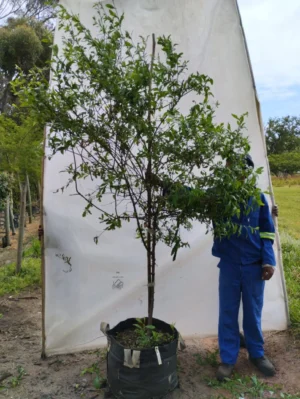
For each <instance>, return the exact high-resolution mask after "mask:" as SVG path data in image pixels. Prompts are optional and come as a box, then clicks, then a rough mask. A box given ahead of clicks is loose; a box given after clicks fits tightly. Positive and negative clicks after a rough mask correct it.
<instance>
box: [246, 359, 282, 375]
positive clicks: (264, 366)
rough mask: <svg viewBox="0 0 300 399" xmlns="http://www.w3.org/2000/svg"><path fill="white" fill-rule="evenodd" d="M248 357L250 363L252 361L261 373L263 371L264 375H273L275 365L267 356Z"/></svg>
mask: <svg viewBox="0 0 300 399" xmlns="http://www.w3.org/2000/svg"><path fill="white" fill-rule="evenodd" d="M249 359H250V361H251V363H253V364H254V366H255V367H257V368H258V370H259V371H260V372H261V373H263V374H264V375H265V376H266V377H273V376H274V375H275V374H276V370H275V367H274V366H273V364H272V363H271V362H270V360H269V359H268V358H267V357H265V356H263V357H258V358H253V357H250V358H249Z"/></svg>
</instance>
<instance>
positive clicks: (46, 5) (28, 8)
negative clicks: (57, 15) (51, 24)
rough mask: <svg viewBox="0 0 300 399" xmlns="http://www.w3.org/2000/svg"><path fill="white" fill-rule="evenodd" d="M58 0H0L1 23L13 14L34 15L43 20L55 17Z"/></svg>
mask: <svg viewBox="0 0 300 399" xmlns="http://www.w3.org/2000/svg"><path fill="white" fill-rule="evenodd" d="M56 4H57V1H56V0H0V24H3V22H5V21H6V19H7V18H9V17H12V16H23V17H29V18H30V17H34V18H37V19H40V20H41V21H43V22H46V21H49V20H50V19H51V18H53V17H54V7H55V5H56Z"/></svg>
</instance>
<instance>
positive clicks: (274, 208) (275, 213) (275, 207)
mask: <svg viewBox="0 0 300 399" xmlns="http://www.w3.org/2000/svg"><path fill="white" fill-rule="evenodd" d="M278 215H279V210H278V206H277V205H273V207H272V216H276V217H277V218H278Z"/></svg>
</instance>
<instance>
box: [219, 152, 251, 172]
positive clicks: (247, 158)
mask: <svg viewBox="0 0 300 399" xmlns="http://www.w3.org/2000/svg"><path fill="white" fill-rule="evenodd" d="M237 160H241V156H240V155H234V156H233V157H230V158H228V159H227V160H226V166H227V167H228V168H230V166H231V165H232V164H233V163H234V162H235V161H237ZM243 162H244V164H245V168H252V169H254V162H253V159H252V157H251V155H250V154H247V155H246V156H245V157H243Z"/></svg>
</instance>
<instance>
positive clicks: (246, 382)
mask: <svg viewBox="0 0 300 399" xmlns="http://www.w3.org/2000/svg"><path fill="white" fill-rule="evenodd" d="M206 382H207V384H208V386H210V387H211V388H214V389H222V390H225V391H227V392H228V393H229V394H230V398H232V399H259V398H269V399H299V396H297V395H295V396H294V395H290V394H286V393H283V392H280V391H281V387H278V386H276V385H272V386H270V385H268V384H266V383H265V382H263V381H260V380H259V379H258V378H257V377H256V376H255V375H253V376H251V377H248V376H246V377H241V376H240V375H238V374H234V375H233V377H232V378H231V379H227V380H226V381H225V382H219V381H217V380H211V379H207V380H206ZM225 398H227V396H224V395H217V396H215V397H214V399H225Z"/></svg>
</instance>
